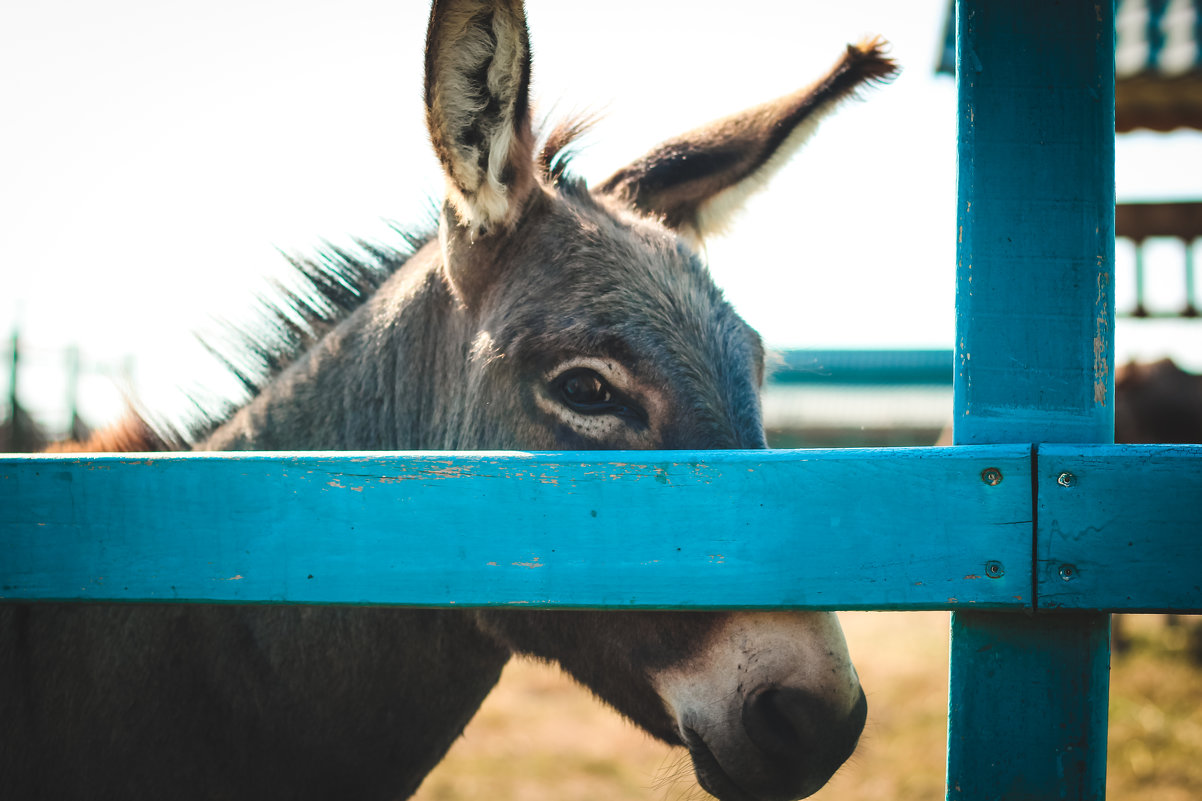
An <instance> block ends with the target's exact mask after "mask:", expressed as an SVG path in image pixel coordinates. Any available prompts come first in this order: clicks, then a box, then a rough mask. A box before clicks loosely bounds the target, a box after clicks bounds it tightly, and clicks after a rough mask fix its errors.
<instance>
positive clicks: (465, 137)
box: [426, 0, 535, 237]
mask: <svg viewBox="0 0 1202 801" xmlns="http://www.w3.org/2000/svg"><path fill="white" fill-rule="evenodd" d="M529 94H530V38H529V35H528V34H527V32H526V15H525V12H524V11H523V9H522V3H521V0H492V2H481V1H480V0H435V2H434V6H433V8H432V9H431V11H430V26H429V28H428V30H427V33H426V126H427V128H428V130H429V133H430V140H431V142H432V143H433V145H434V152H435V153H436V154H437V155H438V159H439V161H441V162H442V168H443V173H444V175H445V176H446V183H447V200H448V201H449V203H450V205H451V207H452V208H453V209H454V211H455V213H456V215H457V217H458V221H457V222H458V224H459V225H460V226H462V227H464V228H467V229H468V232H469V234H470V235H471V236H472V237H475V236H476V235H479V234H486V233H489V232H492V231H498V230H500V229H504V228H507V227H509V226H510V225H512V224H513V223H514V221H515V220H516V219H517V217H518V215H519V213H520V212H521V209H522V206H523V204H524V202H525V200H526V198H527V197H528V196H529V194H530V192H531V191H532V190H533V188H534V187H535V166H534V137H533V135H532V133H531V125H530V103H529Z"/></svg>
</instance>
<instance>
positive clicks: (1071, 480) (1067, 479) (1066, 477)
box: [1056, 470, 1077, 487]
mask: <svg viewBox="0 0 1202 801" xmlns="http://www.w3.org/2000/svg"><path fill="white" fill-rule="evenodd" d="M1056 483H1057V484H1059V485H1060V486H1062V487H1072V486H1076V484H1077V477H1076V476H1074V475H1073V474H1072V473H1070V472H1068V471H1067V470H1065V471H1064V472H1063V473H1061V474H1060V475H1058V476H1056Z"/></svg>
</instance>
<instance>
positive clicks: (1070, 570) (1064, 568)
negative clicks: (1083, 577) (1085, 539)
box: [1060, 564, 1077, 581]
mask: <svg viewBox="0 0 1202 801" xmlns="http://www.w3.org/2000/svg"><path fill="white" fill-rule="evenodd" d="M1076 577H1077V566H1076V565H1068V564H1065V565H1061V566H1060V578H1062V579H1064V580H1065V581H1072V580H1073V579H1075V578H1076Z"/></svg>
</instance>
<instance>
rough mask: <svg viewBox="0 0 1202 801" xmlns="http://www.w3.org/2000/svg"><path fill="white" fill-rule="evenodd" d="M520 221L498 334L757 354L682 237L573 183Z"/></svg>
mask: <svg viewBox="0 0 1202 801" xmlns="http://www.w3.org/2000/svg"><path fill="white" fill-rule="evenodd" d="M534 216H535V219H533V220H531V221H530V227H531V228H532V229H534V230H532V231H530V234H531V235H530V236H529V237H528V238H527V240H526V241H527V245H526V246H525V247H523V248H520V249H519V250H518V251H517V252H515V253H514V258H515V261H516V262H517V263H515V264H513V265H510V275H511V276H512V280H510V281H507V282H506V284H507V289H508V291H507V292H505V295H506V298H505V305H506V306H507V308H505V309H504V310H503V312H502V313H501V314H500V315H499V316H500V318H501V321H502V324H501V325H500V326H499V330H497V331H496V332H495V333H496V334H497V335H498V336H497V339H498V341H505V342H509V343H511V345H512V346H514V347H516V348H522V347H523V346H531V347H534V348H537V349H538V350H540V351H542V352H544V353H546V354H547V356H548V357H553V356H554V352H555V351H597V350H603V349H609V348H615V347H616V348H618V349H622V348H623V347H624V348H626V349H628V350H630V351H632V353H630V354H627V355H629V356H631V357H637V356H639V355H648V356H650V355H651V353H653V352H659V353H661V354H663V355H670V356H673V357H676V358H678V359H679V358H681V357H682V356H689V355H691V356H692V357H693V358H696V359H703V360H706V361H711V362H712V361H714V360H721V361H726V360H729V359H731V358H732V357H735V358H738V357H743V358H744V359H748V360H751V361H753V362H758V360H759V359H760V358H762V350H763V349H762V345H761V343H760V340H759V336H758V334H756V333H755V331H754V330H752V329H751V328H750V327H749V326H748V325H747V324H746V323H744V322H743V320H742V319H741V318H740V317H739V316H738V315H737V314H736V313H735V311H734V309H733V308H732V307H731V306H730V304H729V303H728V302H727V301H726V300H725V298H724V297H723V296H722V293H721V291H720V290H719V289H718V288H717V286H716V285H715V284H714V282H713V280H712V279H711V278H710V275H709V271H708V270H707V269H706V267H705V265H704V263H703V262H702V261H701V259H700V258H699V257H698V256H697V254H696V253H695V252H694V251H693V250H692V249H691V248H690V247H689V246H688V244H687V243H686V242H685V241H684V240H682V239H681V238H680V237H678V236H676V235H675V234H674V233H673V232H671V231H669V230H668V229H666V228H665V227H663V226H662V225H660V224H659V223H657V222H655V221H653V220H648V219H645V218H641V217H638V216H637V215H634V214H630V213H626V212H624V211H623V210H621V209H617V208H611V207H607V205H603V204H602V203H601V202H598V201H597V200H595V199H593V198H591V197H589V196H587V195H585V194H582V193H581V192H580V191H579V190H576V191H568V192H563V193H561V194H559V195H558V196H556V197H554V198H553V199H552V202H551V203H549V204H547V206H546V208H545V210H544V211H543V212H542V213H540V214H537V215H534Z"/></svg>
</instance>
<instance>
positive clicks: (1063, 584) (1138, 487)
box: [1035, 445, 1202, 613]
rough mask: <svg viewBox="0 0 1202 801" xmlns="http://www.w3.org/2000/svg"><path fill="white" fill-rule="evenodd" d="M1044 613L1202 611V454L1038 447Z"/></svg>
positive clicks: (1197, 450) (1186, 448)
mask: <svg viewBox="0 0 1202 801" xmlns="http://www.w3.org/2000/svg"><path fill="white" fill-rule="evenodd" d="M1038 471H1039V490H1038V507H1039V514H1038V521H1039V528H1038V532H1037V537H1038V540H1037V542H1038V546H1037V559H1038V561H1037V563H1036V568H1035V569H1036V578H1037V582H1038V585H1037V589H1038V598H1039V607H1040V608H1041V609H1103V610H1106V609H1109V610H1112V611H1128V612H1154V611H1176V612H1194V613H1198V612H1202V446H1199V445H1119V446H1110V447H1105V446H1085V445H1080V446H1071V445H1041V446H1040V448H1039V457H1038Z"/></svg>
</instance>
